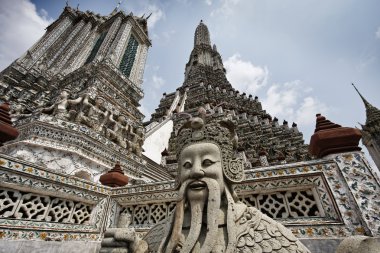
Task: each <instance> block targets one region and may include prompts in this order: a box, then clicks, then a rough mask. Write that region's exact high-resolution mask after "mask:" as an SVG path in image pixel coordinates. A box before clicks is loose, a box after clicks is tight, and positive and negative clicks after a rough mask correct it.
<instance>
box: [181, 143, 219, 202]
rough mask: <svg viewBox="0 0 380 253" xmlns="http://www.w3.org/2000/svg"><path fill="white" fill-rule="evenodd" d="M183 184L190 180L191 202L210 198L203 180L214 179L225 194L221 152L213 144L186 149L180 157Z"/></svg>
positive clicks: (195, 145) (199, 144)
mask: <svg viewBox="0 0 380 253" xmlns="http://www.w3.org/2000/svg"><path fill="white" fill-rule="evenodd" d="M178 166H179V170H180V182H181V184H182V183H184V182H185V181H187V180H190V181H191V182H190V184H189V186H188V188H187V197H188V199H189V200H196V199H197V200H201V199H205V198H207V196H208V189H207V185H206V183H205V182H203V181H202V179H203V178H212V179H214V180H216V181H217V182H218V184H219V190H220V193H221V194H222V193H223V192H224V186H225V183H224V178H223V172H222V158H221V152H220V149H219V147H218V146H217V145H215V144H213V143H197V144H193V145H190V146H188V147H186V148H184V149H183V150H182V152H181V154H180V156H179V163H178Z"/></svg>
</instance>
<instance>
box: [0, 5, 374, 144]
mask: <svg viewBox="0 0 380 253" xmlns="http://www.w3.org/2000/svg"><path fill="white" fill-rule="evenodd" d="M117 2H118V1H117V0H113V1H105V0H91V1H89V0H87V1H78V0H76V1H74V0H72V1H69V4H70V5H71V6H73V7H76V6H77V4H78V3H79V9H81V10H91V11H94V12H97V13H100V14H108V13H110V12H111V11H112V10H113V9H114V8H115V6H116V5H117ZM64 6H65V1H58V0H55V1H47V0H44V1H42V0H41V1H31V2H30V1H27V0H12V1H11V0H1V5H0V30H1V31H2V37H1V38H0V69H2V68H4V67H6V66H7V65H8V64H9V63H11V62H12V61H13V60H15V59H16V58H17V57H19V56H20V55H21V54H22V53H23V52H25V51H26V49H28V48H29V47H30V46H31V45H32V44H33V43H34V42H35V41H36V40H37V39H38V38H39V37H40V36H41V35H42V34H43V32H44V31H43V29H44V28H45V27H46V26H47V25H48V24H49V22H51V21H52V20H54V19H56V18H57V17H58V16H59V14H60V13H61V12H62V10H63V8H64ZM121 9H122V10H124V11H126V12H128V13H129V12H131V11H132V12H133V13H134V14H135V15H137V14H138V15H140V14H143V13H146V14H149V13H152V16H151V18H150V19H149V23H150V24H149V25H150V30H149V33H150V38H151V40H152V43H153V46H152V47H151V48H150V49H149V55H148V60H147V65H146V70H145V75H144V83H143V88H144V90H145V91H149V92H145V97H144V99H143V100H142V111H143V112H145V113H146V114H147V113H148V114H150V113H152V112H153V111H154V109H155V108H156V107H157V106H158V103H159V100H160V98H161V96H162V93H163V92H173V91H175V89H176V87H178V86H180V85H181V84H182V82H183V78H184V75H183V73H184V69H185V64H186V62H187V61H188V58H189V55H190V52H191V49H192V47H193V36H194V31H195V28H196V26H197V25H198V23H199V21H200V20H201V19H203V20H204V22H205V24H206V25H207V26H208V28H209V30H210V34H211V41H212V43H215V44H216V45H217V48H218V51H219V52H220V53H221V55H222V58H223V60H224V63H225V66H226V68H227V77H228V79H229V80H230V82H231V83H232V85H233V86H234V87H235V88H237V89H239V90H240V91H242V92H244V91H245V92H248V93H250V94H253V95H254V96H255V95H257V96H258V97H259V99H260V101H261V102H262V103H263V107H264V109H266V110H267V111H268V112H269V113H270V114H271V115H272V116H276V117H277V118H279V119H280V121H281V122H282V120H284V119H286V120H288V121H289V122H290V124H291V123H292V122H293V121H295V122H296V123H298V126H299V129H300V130H301V131H302V132H303V133H304V136H305V141H306V143H308V142H309V139H310V136H311V134H312V132H313V131H314V127H315V114H316V113H318V112H321V113H322V114H324V115H326V116H327V118H328V119H330V120H331V121H333V122H335V123H338V124H341V125H343V126H350V127H358V126H359V124H358V122H360V123H364V122H365V110H364V106H363V103H362V101H361V100H360V98H359V96H358V95H357V94H356V93H355V91H354V89H353V88H352V87H351V82H354V83H355V84H356V85H357V87H358V89H359V90H360V91H361V92H362V94H363V95H364V96H365V97H366V98H367V100H368V101H369V102H370V103H372V104H373V105H375V106H377V107H380V15H379V10H380V1H376V0H365V1H363V0H361V1H359V0H329V1H327V0H322V1H321V0H302V1H296V0H281V1H276V0H265V1H264V0H261V1H257V0H197V1H190V0H172V1H168V0H167V1H143V0H139V1H137V0H127V1H123V2H122V4H121ZM3 34H4V36H3ZM147 119H149V116H147Z"/></svg>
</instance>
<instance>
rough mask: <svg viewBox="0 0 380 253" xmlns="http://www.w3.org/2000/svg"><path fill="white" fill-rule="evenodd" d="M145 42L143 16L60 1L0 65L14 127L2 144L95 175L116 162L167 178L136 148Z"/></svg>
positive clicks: (137, 176) (50, 164)
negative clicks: (26, 45)
mask: <svg viewBox="0 0 380 253" xmlns="http://www.w3.org/2000/svg"><path fill="white" fill-rule="evenodd" d="M150 45H151V42H150V40H149V37H148V31H147V19H146V18H144V17H136V16H134V15H133V14H132V13H130V14H126V13H124V12H122V11H119V10H118V8H116V9H115V10H114V11H113V12H112V13H110V15H107V16H101V15H99V14H95V13H93V12H89V11H87V12H82V11H80V10H78V9H73V8H71V7H69V6H67V7H66V8H64V10H63V12H62V14H61V15H60V17H59V18H58V19H57V20H56V21H55V22H53V23H52V24H51V25H50V26H49V27H47V29H46V33H45V35H44V36H43V37H42V38H41V39H40V40H39V41H38V42H37V43H36V44H35V45H34V46H32V47H31V48H30V49H29V50H28V51H27V52H26V53H25V54H24V55H23V56H21V57H20V58H19V59H17V60H16V61H14V62H13V63H12V64H11V65H10V66H9V67H7V68H6V69H5V70H3V71H2V72H1V73H0V100H2V101H10V103H11V113H12V117H13V121H14V123H15V124H16V126H17V128H18V129H19V131H20V136H19V138H18V139H17V140H16V141H13V142H11V143H7V145H5V146H3V147H2V148H1V152H2V153H4V154H8V155H11V156H13V157H17V158H20V159H23V160H27V161H30V162H34V163H37V164H41V165H43V166H46V167H47V168H49V169H53V170H56V171H59V172H64V173H68V174H72V175H77V176H80V177H83V178H86V179H92V180H95V181H97V180H98V178H99V176H100V174H102V173H104V172H105V171H107V170H108V169H110V168H112V167H114V165H115V164H116V163H117V162H120V165H121V167H122V168H123V169H124V170H125V172H126V173H127V174H128V176H129V177H130V178H131V179H132V181H130V182H132V183H133V182H137V181H141V180H143V181H156V180H164V179H168V178H170V177H167V176H168V174H166V176H165V173H164V172H163V174H162V173H158V174H157V175H154V173H153V172H150V169H149V168H150V167H151V166H150V163H149V162H147V160H148V161H149V159H147V160H146V159H144V157H143V156H142V155H141V151H142V148H141V146H142V143H143V141H144V134H145V131H144V128H143V125H142V119H143V117H144V115H143V114H142V113H141V112H140V111H139V110H138V107H139V105H140V104H139V101H140V100H141V98H142V97H143V91H142V88H141V84H142V78H143V72H144V68H145V61H146V57H147V52H148V48H149V46H150ZM0 102H1V101H0Z"/></svg>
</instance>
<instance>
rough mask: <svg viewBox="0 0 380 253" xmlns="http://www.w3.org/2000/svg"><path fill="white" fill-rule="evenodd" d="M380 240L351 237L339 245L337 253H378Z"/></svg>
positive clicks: (366, 237)
mask: <svg viewBox="0 0 380 253" xmlns="http://www.w3.org/2000/svg"><path fill="white" fill-rule="evenodd" d="M378 252H380V238H373V237H368V236H351V237H348V238H346V239H344V240H343V241H342V242H341V244H339V246H338V248H337V250H336V253H378Z"/></svg>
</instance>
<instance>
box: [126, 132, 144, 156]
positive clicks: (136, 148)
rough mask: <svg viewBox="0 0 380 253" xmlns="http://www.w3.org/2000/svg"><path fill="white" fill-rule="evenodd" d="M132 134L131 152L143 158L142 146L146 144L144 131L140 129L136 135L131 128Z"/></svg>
mask: <svg viewBox="0 0 380 253" xmlns="http://www.w3.org/2000/svg"><path fill="white" fill-rule="evenodd" d="M130 134H131V135H132V140H131V141H129V151H130V152H133V153H135V154H136V155H138V156H141V153H142V145H143V144H144V130H143V128H142V127H138V128H137V129H136V133H134V132H133V130H132V127H131V128H130Z"/></svg>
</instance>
